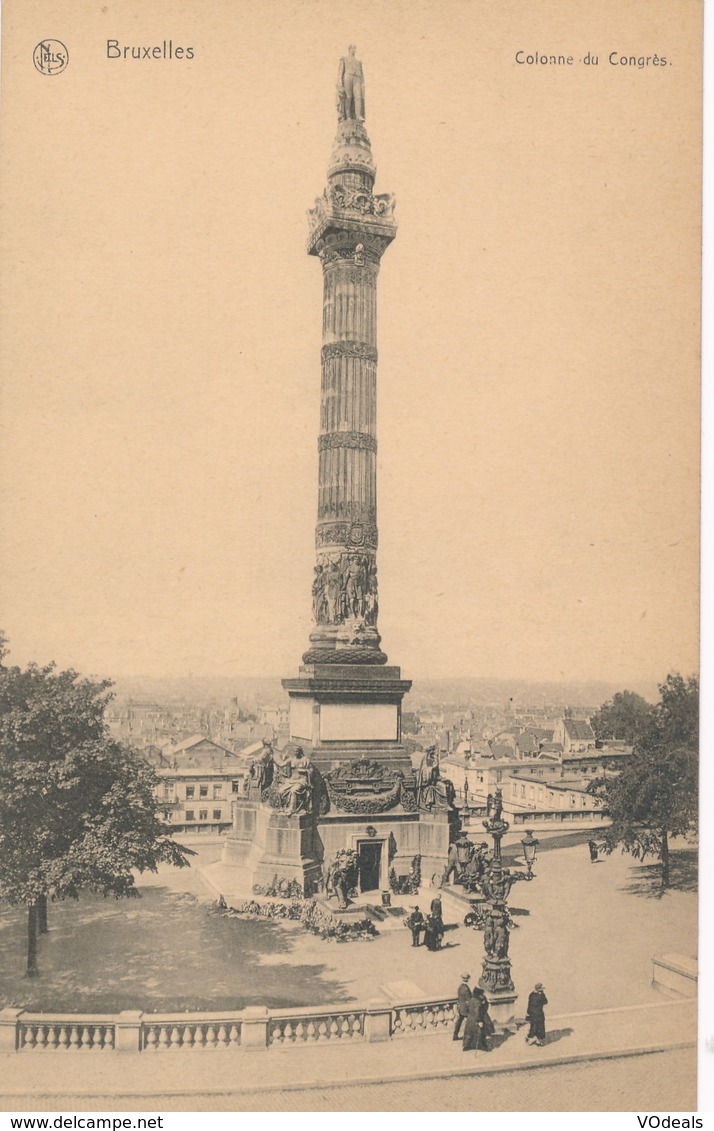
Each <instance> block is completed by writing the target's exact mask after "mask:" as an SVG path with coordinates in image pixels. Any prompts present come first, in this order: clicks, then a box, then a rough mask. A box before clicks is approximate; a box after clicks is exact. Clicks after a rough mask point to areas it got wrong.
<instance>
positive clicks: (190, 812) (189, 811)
mask: <svg viewBox="0 0 714 1131" xmlns="http://www.w3.org/2000/svg"><path fill="white" fill-rule="evenodd" d="M186 820H187V821H195V820H196V818H195V816H194V814H193V809H187V810H186Z"/></svg>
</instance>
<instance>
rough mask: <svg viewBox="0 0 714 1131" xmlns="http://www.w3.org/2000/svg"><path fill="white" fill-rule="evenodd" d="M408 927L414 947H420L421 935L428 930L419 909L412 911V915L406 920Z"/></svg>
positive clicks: (415, 908)
mask: <svg viewBox="0 0 714 1131" xmlns="http://www.w3.org/2000/svg"><path fill="white" fill-rule="evenodd" d="M406 925H407V927H408V928H409V930H410V931H411V933H412V946H419V935H420V934H421V932H422V931H423V930H424V929H425V928H426V920H425V918H424V916H423V915H422V913H421V911H420V910H419V908H418V907H414V908H413V909H412V912H411V915H409V916H408V918H407V919H406Z"/></svg>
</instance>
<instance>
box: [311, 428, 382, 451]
mask: <svg viewBox="0 0 714 1131" xmlns="http://www.w3.org/2000/svg"><path fill="white" fill-rule="evenodd" d="M317 447H318V450H319V451H321V452H324V451H325V449H326V448H358V449H359V450H360V451H363V452H376V450H377V441H376V440H375V438H374V436H368V435H367V433H366V432H324V433H323V434H322V435H321V436H318V439H317Z"/></svg>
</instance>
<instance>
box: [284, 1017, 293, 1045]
mask: <svg viewBox="0 0 714 1131" xmlns="http://www.w3.org/2000/svg"><path fill="white" fill-rule="evenodd" d="M283 1035H284V1037H285V1040H286V1041H294V1040H295V1034H294V1032H293V1027H292V1025H291V1024H290V1022H289V1021H286V1022H285V1028H284V1029H283Z"/></svg>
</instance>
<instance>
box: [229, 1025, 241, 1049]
mask: <svg viewBox="0 0 714 1131" xmlns="http://www.w3.org/2000/svg"><path fill="white" fill-rule="evenodd" d="M228 1040H229V1043H230V1044H232V1045H239V1044H240V1029H239V1028H238V1026H237V1025H231V1028H230V1032H229V1034H228Z"/></svg>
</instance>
